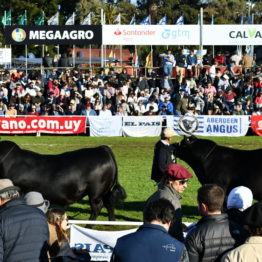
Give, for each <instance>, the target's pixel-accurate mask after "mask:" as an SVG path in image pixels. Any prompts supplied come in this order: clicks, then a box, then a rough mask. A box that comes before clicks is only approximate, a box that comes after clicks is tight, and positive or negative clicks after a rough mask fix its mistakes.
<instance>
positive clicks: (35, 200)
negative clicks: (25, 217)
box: [24, 191, 49, 213]
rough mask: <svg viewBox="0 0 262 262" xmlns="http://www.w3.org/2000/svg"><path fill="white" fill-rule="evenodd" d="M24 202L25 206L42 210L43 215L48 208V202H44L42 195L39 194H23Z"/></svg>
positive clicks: (32, 192)
mask: <svg viewBox="0 0 262 262" xmlns="http://www.w3.org/2000/svg"><path fill="white" fill-rule="evenodd" d="M24 200H25V202H26V204H27V205H29V206H35V207H37V208H39V209H40V210H42V211H43V212H44V213H46V212H47V210H48V208H49V201H48V200H45V199H44V198H43V196H42V194H41V193H39V192H34V191H31V192H28V193H27V194H25V196H24Z"/></svg>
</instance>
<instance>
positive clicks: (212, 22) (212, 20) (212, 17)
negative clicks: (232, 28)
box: [211, 15, 215, 25]
mask: <svg viewBox="0 0 262 262" xmlns="http://www.w3.org/2000/svg"><path fill="white" fill-rule="evenodd" d="M214 23H215V19H214V16H213V15H212V16H211V25H213V24H214Z"/></svg>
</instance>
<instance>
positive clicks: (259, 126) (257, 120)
mask: <svg viewBox="0 0 262 262" xmlns="http://www.w3.org/2000/svg"><path fill="white" fill-rule="evenodd" d="M251 127H252V129H253V131H254V132H255V133H256V134H257V135H259V136H262V116H251Z"/></svg>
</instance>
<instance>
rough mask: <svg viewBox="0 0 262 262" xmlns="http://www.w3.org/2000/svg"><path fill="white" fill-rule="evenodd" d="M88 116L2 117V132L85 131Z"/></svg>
mask: <svg viewBox="0 0 262 262" xmlns="http://www.w3.org/2000/svg"><path fill="white" fill-rule="evenodd" d="M85 131H86V117H76V116H73V117H56V116H32V117H1V118H0V133H1V134H29V133H37V132H39V133H51V134H77V133H85Z"/></svg>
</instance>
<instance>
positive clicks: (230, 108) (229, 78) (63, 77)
mask: <svg viewBox="0 0 262 262" xmlns="http://www.w3.org/2000/svg"><path fill="white" fill-rule="evenodd" d="M167 56H168V57H169V56H172V58H171V59H169V58H168V59H166V57H167ZM162 57H163V63H166V64H167V65H165V64H163V69H164V70H163V72H164V73H162V72H160V71H154V70H148V72H143V71H142V70H140V71H138V73H137V77H134V76H132V75H130V74H128V72H127V69H126V68H123V69H122V71H121V72H118V70H117V69H116V70H114V68H106V69H104V68H101V69H100V70H96V71H92V70H88V69H86V70H82V69H81V70H80V69H78V68H74V69H72V70H66V69H65V70H62V69H61V68H59V69H57V68H56V67H53V68H48V69H47V68H46V69H45V73H44V74H41V73H40V71H37V70H35V71H29V73H28V74H27V75H26V73H25V72H24V71H17V70H9V71H5V72H3V74H2V75H1V78H0V115H6V116H14V115H31V116H36V115H57V116H60V115H87V116H89V115H108V116H110V115H121V116H126V115H135V116H141V115H184V114H189V115H252V114H256V115H261V114H262V73H261V67H253V58H252V57H251V56H249V55H248V54H246V53H244V55H243V57H239V56H238V55H236V54H233V55H232V54H230V53H229V52H226V53H225V55H222V54H221V53H218V54H217V55H216V57H215V58H213V57H212V56H211V55H210V54H209V53H207V54H206V55H205V56H204V57H203V64H204V65H203V66H202V67H197V66H196V63H197V58H196V55H194V52H190V54H189V55H188V56H187V57H186V56H185V55H183V53H182V52H181V53H180V54H178V55H177V56H173V55H172V53H171V52H170V51H168V52H167V53H166V54H164V55H162ZM47 58H48V59H51V57H46V59H47ZM240 63H241V66H240V67H239V64H240ZM63 64H64V63H63ZM174 67H175V70H173V68H174Z"/></svg>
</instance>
